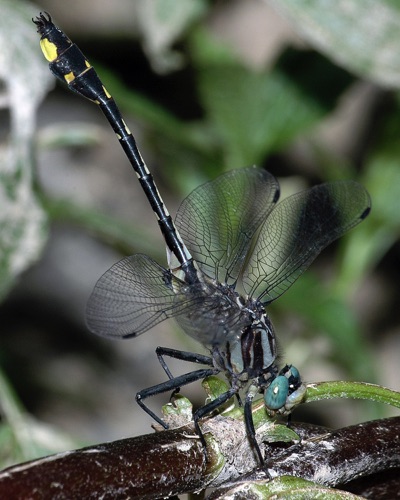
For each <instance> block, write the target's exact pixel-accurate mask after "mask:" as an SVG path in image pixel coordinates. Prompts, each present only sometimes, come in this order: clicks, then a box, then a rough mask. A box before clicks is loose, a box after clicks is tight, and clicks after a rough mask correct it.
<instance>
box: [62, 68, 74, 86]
mask: <svg viewBox="0 0 400 500" xmlns="http://www.w3.org/2000/svg"><path fill="white" fill-rule="evenodd" d="M64 78H65V81H66V82H67V83H68V84H70V83H71V82H73V81H74V80H75V75H74V72H73V71H71V72H70V73H67V74H65V75H64Z"/></svg>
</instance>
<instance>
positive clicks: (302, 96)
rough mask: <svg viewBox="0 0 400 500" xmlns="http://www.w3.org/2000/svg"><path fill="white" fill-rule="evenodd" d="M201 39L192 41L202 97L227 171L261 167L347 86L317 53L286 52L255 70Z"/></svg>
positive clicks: (327, 108)
mask: <svg viewBox="0 0 400 500" xmlns="http://www.w3.org/2000/svg"><path fill="white" fill-rule="evenodd" d="M204 39H206V38H205V35H203V34H201V33H199V34H197V35H196V37H194V38H193V52H194V57H195V58H196V60H197V64H198V65H199V69H198V74H199V75H198V76H199V78H198V82H199V83H198V84H199V92H200V97H201V100H202V103H203V106H204V108H205V111H206V114H207V118H208V120H209V121H210V124H211V126H212V129H213V130H215V135H216V136H217V137H219V140H220V144H221V147H222V148H223V149H224V151H225V163H226V164H227V165H229V166H230V168H232V167H239V166H241V167H242V166H243V165H251V164H254V163H260V162H261V161H262V160H263V159H264V157H265V156H266V154H267V153H269V152H271V151H276V150H279V149H281V148H283V147H284V146H285V145H287V144H290V142H291V141H293V139H294V138H295V137H296V135H299V134H302V133H304V131H305V130H307V129H310V128H311V127H312V126H313V125H316V124H317V123H318V122H319V121H320V119H321V118H322V117H323V116H325V114H327V113H328V112H329V111H330V110H332V108H333V107H334V106H335V105H336V101H337V99H338V97H339V96H340V95H341V93H342V92H343V91H344V89H345V88H346V87H347V86H348V85H349V83H350V82H351V77H350V75H349V74H348V73H346V72H344V71H343V70H339V69H338V68H336V67H334V66H332V64H331V63H329V62H328V61H327V60H325V59H323V58H322V57H321V56H318V55H316V54H315V53H313V54H310V53H307V52H298V51H294V50H287V51H285V52H284V53H283V54H282V56H281V57H280V59H279V60H278V61H277V63H276V64H275V66H274V67H273V68H272V69H270V70H263V71H253V70H250V69H249V68H246V67H244V66H243V65H241V64H240V63H238V62H235V61H233V60H232V56H229V54H226V53H225V52H223V51H222V50H221V47H220V45H219V44H217V42H214V45H215V50H214V51H212V45H211V41H210V39H209V38H208V39H206V43H202V40H204ZM300 68H301V70H300ZM321 89H323V91H321Z"/></svg>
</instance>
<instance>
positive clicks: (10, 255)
mask: <svg viewBox="0 0 400 500" xmlns="http://www.w3.org/2000/svg"><path fill="white" fill-rule="evenodd" d="M0 10H1V16H0V46H1V47H2V50H1V51H0V79H1V80H2V84H3V86H4V88H5V92H4V93H5V97H6V99H7V104H8V107H9V113H10V123H11V127H10V131H9V137H10V138H9V140H8V142H7V144H6V145H5V147H4V148H3V149H2V151H1V155H0V206H1V212H0V299H1V298H3V297H4V296H5V294H6V293H7V292H8V291H9V290H10V288H11V287H12V285H13V283H14V282H15V279H16V277H17V276H18V275H19V274H20V273H21V272H22V271H24V270H25V269H26V268H27V267H28V266H29V265H30V264H31V263H32V262H33V261H34V260H36V259H37V258H38V256H39V255H40V252H41V250H42V248H43V245H44V243H45V240H46V216H45V213H44V212H43V210H42V209H41V207H40V206H39V204H38V201H37V199H36V197H35V194H34V192H33V189H32V180H33V161H32V158H33V152H32V144H33V137H34V130H35V117H36V110H37V107H38V106H39V104H40V102H41V101H42V99H43V97H44V95H45V94H46V92H47V90H48V88H49V87H50V82H51V81H52V77H51V75H50V74H49V71H48V68H47V67H46V64H45V62H44V58H43V56H42V54H41V51H40V49H39V40H38V36H37V34H36V33H35V28H34V26H33V24H32V21H31V17H32V13H34V12H36V7H34V6H32V5H30V4H28V3H24V2H14V1H13V0H0Z"/></svg>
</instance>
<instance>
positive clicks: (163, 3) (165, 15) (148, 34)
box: [137, 0, 207, 73]
mask: <svg viewBox="0 0 400 500" xmlns="http://www.w3.org/2000/svg"><path fill="white" fill-rule="evenodd" d="M206 8H207V3H206V2H205V0H195V1H193V0H192V1H191V2H187V1H186V0H148V1H147V2H140V3H139V4H138V11H137V14H138V29H139V30H140V31H141V33H142V39H143V47H144V50H145V52H146V54H147V56H148V57H149V59H150V61H151V63H152V65H153V68H154V69H155V70H156V71H158V72H160V73H165V72H166V71H171V70H172V69H176V68H178V67H180V66H181V65H182V62H183V61H182V56H181V55H180V54H179V53H178V52H177V51H175V50H172V48H171V47H172V45H173V44H174V43H175V42H176V41H177V40H178V38H179V37H180V36H181V35H182V33H183V32H184V31H185V30H186V29H187V28H188V27H189V26H190V25H191V24H192V23H193V22H194V21H196V20H197V19H199V18H200V17H201V16H202V15H203V14H204V13H205V11H206Z"/></svg>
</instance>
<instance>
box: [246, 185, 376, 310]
mask: <svg viewBox="0 0 400 500" xmlns="http://www.w3.org/2000/svg"><path fill="white" fill-rule="evenodd" d="M370 207H371V202H370V198H369V195H368V193H367V191H366V190H365V189H364V188H363V187H362V186H361V185H360V184H358V183H357V182H353V181H338V182H332V183H328V184H321V185H319V186H316V187H314V188H312V189H309V190H307V191H304V192H301V193H298V194H295V195H293V196H290V197H288V198H286V199H284V200H283V201H282V202H281V203H279V204H278V205H277V206H276V208H275V210H274V211H273V212H272V213H271V215H270V216H269V217H268V219H267V220H266V222H265V224H264V226H263V227H262V228H261V230H260V234H259V237H258V241H257V243H256V245H255V247H254V250H253V252H252V255H251V257H250V259H249V262H248V266H247V268H246V271H245V273H244V274H243V286H244V289H245V290H246V293H248V294H249V295H250V296H252V297H258V298H259V299H260V300H261V301H262V302H263V303H269V302H272V301H273V300H275V299H276V298H277V297H279V296H280V295H282V293H284V292H285V291H286V290H287V289H288V288H289V287H290V286H291V285H292V284H293V283H294V281H296V279H297V278H298V277H299V276H300V275H301V274H302V273H303V272H304V271H305V270H306V269H307V268H308V266H309V265H310V264H311V262H312V261H313V260H314V259H315V258H316V257H317V255H318V254H319V253H320V252H321V251H322V250H323V249H324V248H325V247H326V246H327V245H329V243H331V242H332V241H334V240H336V239H337V238H339V237H340V236H342V235H343V234H344V233H345V232H346V231H348V230H349V229H351V228H352V227H354V226H355V225H357V224H358V223H359V222H361V221H362V220H363V219H365V217H366V216H367V215H368V213H369V211H370Z"/></svg>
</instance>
